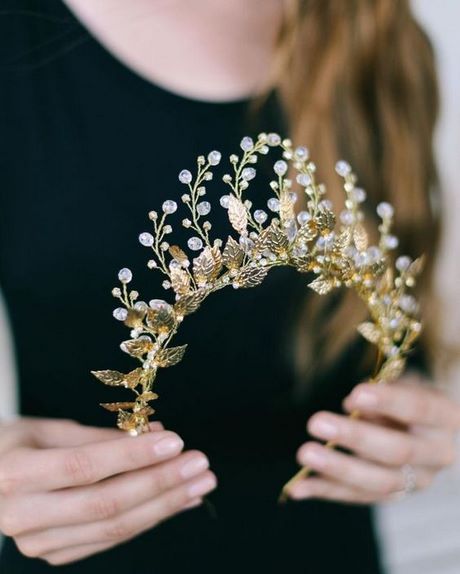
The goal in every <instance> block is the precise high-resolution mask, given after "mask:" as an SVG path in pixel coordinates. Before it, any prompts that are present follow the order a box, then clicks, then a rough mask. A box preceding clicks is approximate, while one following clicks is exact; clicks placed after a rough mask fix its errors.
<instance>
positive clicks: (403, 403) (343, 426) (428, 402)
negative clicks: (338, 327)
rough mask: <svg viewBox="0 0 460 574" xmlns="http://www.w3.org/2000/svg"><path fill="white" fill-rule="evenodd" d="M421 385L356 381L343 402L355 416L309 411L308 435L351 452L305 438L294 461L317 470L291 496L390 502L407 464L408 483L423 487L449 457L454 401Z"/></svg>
mask: <svg viewBox="0 0 460 574" xmlns="http://www.w3.org/2000/svg"><path fill="white" fill-rule="evenodd" d="M421 383H422V381H421V379H420V378H418V377H417V375H415V374H412V375H406V376H405V377H403V378H402V380H401V381H398V382H397V383H394V384H393V383H392V384H388V385H375V384H369V383H367V384H366V383H363V384H360V385H358V386H357V387H356V388H355V389H354V390H353V391H352V393H351V394H350V395H349V396H348V397H347V398H346V399H345V400H344V408H345V410H346V411H347V412H348V413H351V412H352V411H354V410H359V412H360V418H359V419H350V418H348V417H347V416H345V415H337V414H333V413H330V412H319V413H316V414H315V415H313V416H312V417H311V419H310V420H309V421H308V431H309V432H310V434H311V435H313V436H314V437H317V438H319V439H323V440H324V441H329V440H331V441H333V442H334V443H335V444H337V445H338V446H340V447H345V448H346V449H347V450H349V451H351V454H344V453H342V452H337V451H334V450H331V449H328V448H326V447H325V446H324V445H321V444H318V443H315V442H307V443H305V444H303V445H302V446H301V447H300V449H299V450H298V455H297V458H298V461H299V463H300V464H301V465H302V466H308V467H309V468H311V469H312V470H314V471H315V473H316V476H312V477H310V478H306V479H303V480H299V481H297V482H296V483H295V484H293V485H292V486H291V487H290V488H289V495H290V496H291V497H292V498H294V499H302V498H324V499H329V500H336V501H342V502H350V503H364V504H369V503H373V502H380V501H385V500H391V499H392V498H394V497H395V494H396V495H397V493H401V492H404V489H405V487H406V486H407V485H406V484H405V483H406V480H407V477H406V478H405V473H404V472H403V470H404V469H407V468H409V469H410V472H411V475H412V476H411V479H412V480H414V479H415V484H413V485H412V486H414V487H415V488H416V489H422V488H425V487H427V486H428V485H429V484H430V483H431V482H432V480H433V478H434V477H435V475H436V474H437V473H438V472H439V471H440V470H441V469H443V468H444V467H446V466H449V465H451V464H452V463H453V462H454V458H455V442H454V439H455V431H456V430H458V429H460V405H459V404H457V403H455V402H454V401H452V400H450V399H449V398H447V397H446V396H444V395H443V394H442V393H441V392H440V391H438V390H435V389H433V388H429V387H428V386H427V385H422V384H421ZM405 465H410V466H409V467H408V466H405Z"/></svg>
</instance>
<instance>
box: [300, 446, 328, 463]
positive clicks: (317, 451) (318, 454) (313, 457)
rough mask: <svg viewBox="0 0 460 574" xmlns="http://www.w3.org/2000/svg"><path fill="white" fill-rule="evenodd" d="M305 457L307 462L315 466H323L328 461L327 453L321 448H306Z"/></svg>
mask: <svg viewBox="0 0 460 574" xmlns="http://www.w3.org/2000/svg"><path fill="white" fill-rule="evenodd" d="M303 458H304V459H305V461H306V463H307V464H311V466H314V467H321V466H323V465H324V463H325V462H326V457H325V454H324V452H323V451H322V449H321V448H309V449H306V450H305V453H304V456H303Z"/></svg>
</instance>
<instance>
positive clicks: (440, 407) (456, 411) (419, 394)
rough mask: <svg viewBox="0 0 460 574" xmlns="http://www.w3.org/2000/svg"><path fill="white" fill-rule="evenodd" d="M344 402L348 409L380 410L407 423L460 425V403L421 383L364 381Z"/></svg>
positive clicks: (443, 425)
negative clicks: (384, 383) (390, 383)
mask: <svg viewBox="0 0 460 574" xmlns="http://www.w3.org/2000/svg"><path fill="white" fill-rule="evenodd" d="M344 406H345V408H346V410H347V411H352V410H354V409H358V410H362V411H366V412H373V413H376V412H378V413H380V414H383V415H384V416H387V417H391V418H393V419H396V420H397V421H400V422H402V423H404V424H419V425H427V426H434V427H441V428H449V429H452V430H455V429H460V405H459V404H458V403H457V402H455V401H453V400H452V399H450V398H449V397H447V396H446V395H444V394H443V393H441V392H440V391H438V390H436V389H432V388H431V389H429V388H426V387H425V386H421V385H414V384H408V383H403V382H401V383H398V384H395V385H376V384H372V383H363V384H360V385H358V386H357V387H356V388H355V389H354V390H353V391H352V393H351V394H350V395H349V396H348V397H347V398H346V399H345V401H344Z"/></svg>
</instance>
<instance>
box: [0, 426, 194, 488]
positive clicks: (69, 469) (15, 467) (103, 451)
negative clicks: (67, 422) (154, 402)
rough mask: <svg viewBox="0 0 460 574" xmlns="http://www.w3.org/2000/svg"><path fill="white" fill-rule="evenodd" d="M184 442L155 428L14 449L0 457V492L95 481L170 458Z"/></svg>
mask: <svg viewBox="0 0 460 574" xmlns="http://www.w3.org/2000/svg"><path fill="white" fill-rule="evenodd" d="M183 446H184V443H183V441H182V439H181V438H180V437H179V436H178V435H176V434H174V433H172V432H170V431H158V432H149V433H145V434H142V435H140V436H137V437H131V436H126V435H125V436H122V437H121V438H117V439H111V440H105V441H100V442H97V443H93V444H84V445H81V446H77V447H70V448H55V449H33V448H22V449H16V450H14V451H12V452H11V453H8V454H6V455H4V456H3V457H2V459H1V461H0V494H4V495H11V494H17V493H23V492H34V491H35V492H40V491H43V490H56V489H60V488H66V487H70V486H79V485H85V484H92V483H96V482H99V481H100V480H102V479H104V478H107V477H109V476H113V475H115V474H119V473H121V472H127V471H131V470H135V469H137V468H143V467H146V466H150V465H152V464H157V463H158V462H161V461H163V460H166V459H169V458H172V457H173V456H176V455H177V454H179V452H180V451H181V450H182V448H183Z"/></svg>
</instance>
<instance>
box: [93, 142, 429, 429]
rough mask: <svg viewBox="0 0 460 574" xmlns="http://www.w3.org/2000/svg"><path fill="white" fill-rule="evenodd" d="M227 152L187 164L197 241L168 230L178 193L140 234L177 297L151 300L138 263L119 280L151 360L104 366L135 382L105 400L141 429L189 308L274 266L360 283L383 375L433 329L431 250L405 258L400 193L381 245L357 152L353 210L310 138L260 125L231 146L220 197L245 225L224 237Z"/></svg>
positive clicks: (177, 351)
mask: <svg viewBox="0 0 460 574" xmlns="http://www.w3.org/2000/svg"><path fill="white" fill-rule="evenodd" d="M271 148H274V149H276V150H279V152H280V154H281V158H280V159H278V160H277V161H276V162H275V163H274V165H273V170H274V178H273V181H271V182H270V185H269V197H268V198H267V199H268V201H267V208H265V209H261V208H257V209H254V208H253V205H252V202H251V201H250V200H249V199H246V193H247V191H248V190H249V188H250V186H251V185H253V183H252V182H253V180H254V179H255V177H256V167H255V166H256V165H257V162H258V160H259V158H260V156H261V155H266V154H268V153H269V152H270V149H271ZM220 161H221V154H220V153H219V152H217V151H212V152H210V153H209V154H208V156H207V157H204V156H200V157H198V160H197V168H196V172H195V174H194V175H193V174H192V173H191V172H190V171H188V170H183V171H181V173H180V174H179V180H180V182H181V183H182V184H183V185H184V186H185V189H186V191H185V193H183V195H182V197H181V202H182V208H183V209H185V210H186V211H187V214H186V215H187V217H184V218H183V219H182V222H181V223H182V226H183V227H185V228H186V229H188V230H189V231H190V238H189V239H188V241H187V245H184V246H178V245H174V244H170V242H169V240H168V236H169V235H170V234H171V233H173V228H172V225H171V223H170V220H171V219H173V218H172V217H171V216H172V215H173V214H174V213H175V212H176V211H177V210H178V204H177V203H176V202H175V201H173V200H167V201H165V202H164V203H163V205H162V212H161V213H157V212H155V211H152V212H150V214H149V218H150V220H151V222H152V225H153V230H152V233H150V232H144V233H141V235H140V236H139V241H140V243H141V244H142V245H144V246H145V247H147V248H148V249H150V250H151V252H152V258H151V259H150V260H149V262H148V267H149V268H151V269H153V270H155V271H157V272H159V273H161V274H163V275H164V281H163V287H164V289H166V290H167V291H172V293H173V294H174V295H173V297H172V299H173V300H172V301H171V302H169V303H168V302H167V301H165V300H163V299H153V300H151V301H149V302H147V300H145V301H143V300H139V294H138V293H137V291H132V290H129V289H128V284H129V283H130V282H131V280H132V273H131V271H130V270H129V269H127V268H124V269H122V270H121V271H120V272H119V279H120V282H121V288H119V287H116V288H114V289H113V291H112V294H113V295H114V297H116V298H117V299H119V300H120V302H121V306H119V307H118V308H117V309H115V310H114V316H115V318H116V319H118V320H120V321H123V322H124V323H125V324H126V326H128V327H129V328H130V329H131V333H130V335H131V336H130V339H128V340H126V341H124V342H123V343H121V349H122V350H123V351H124V352H126V353H128V354H129V355H131V356H132V357H133V358H134V359H135V360H137V361H139V362H140V366H139V367H138V368H136V369H134V370H132V371H130V372H129V373H126V374H125V373H120V372H118V371H111V370H103V371H93V374H94V375H95V376H96V377H97V378H98V379H99V380H100V381H101V382H103V383H104V384H106V385H110V386H122V387H126V388H128V389H130V390H131V391H133V392H134V393H135V397H134V400H133V401H132V402H119V403H104V404H103V405H102V406H103V407H104V408H106V409H107V410H109V411H112V412H117V413H118V426H119V427H120V428H121V429H123V430H126V431H128V432H130V433H131V434H133V435H136V434H139V433H141V432H146V431H148V421H149V416H150V415H151V414H153V413H154V410H153V409H152V408H151V407H150V402H151V401H154V400H155V399H156V398H157V394H156V393H154V392H153V384H154V382H155V379H156V376H157V372H158V369H160V368H166V367H171V366H173V365H175V364H177V363H178V362H179V361H181V360H182V358H183V356H184V353H185V350H186V345H182V346H171V342H172V340H173V338H174V336H175V335H176V333H177V331H178V329H179V327H180V325H181V323H182V321H183V320H184V318H185V317H186V316H187V315H189V314H191V313H194V312H195V311H197V310H198V309H199V307H200V306H201V304H202V303H203V302H204V300H205V299H206V298H207V297H208V296H209V295H210V294H211V293H214V292H215V291H219V290H220V289H222V288H224V287H228V286H231V287H233V288H235V289H238V288H250V287H256V286H257V285H260V284H261V283H262V282H263V280H264V279H265V277H266V276H267V274H268V272H269V271H270V269H272V268H273V267H277V266H291V267H294V268H295V269H297V270H298V271H299V272H301V273H308V274H310V275H311V274H313V275H316V277H315V278H314V279H313V280H311V278H310V279H309V281H310V282H309V284H308V286H309V287H310V288H311V289H313V290H314V291H316V292H317V293H318V294H319V295H325V294H327V293H329V292H330V291H332V290H333V289H337V288H339V287H342V286H343V287H347V288H351V289H353V290H354V291H355V292H356V293H357V294H358V296H359V297H360V298H361V299H362V300H363V301H364V303H365V304H366V305H367V308H368V310H369V320H368V321H366V322H364V323H362V324H361V325H359V326H358V327H357V328H358V331H359V332H360V333H361V335H362V336H363V337H364V338H366V339H367V340H368V341H369V342H370V343H372V344H373V345H375V346H376V347H377V348H378V350H379V355H380V356H381V357H382V360H381V361H379V364H378V365H377V368H376V372H375V374H374V377H373V380H374V381H375V382H377V381H387V380H391V379H394V378H395V377H397V376H398V375H399V374H400V373H401V371H402V370H403V368H404V364H405V359H406V356H407V354H408V352H409V351H410V349H411V348H412V346H413V344H414V342H415V340H416V339H417V337H418V336H419V334H420V331H421V323H420V320H419V319H418V311H419V310H418V304H417V301H416V300H415V298H414V296H413V295H412V294H410V293H409V291H410V289H411V288H413V287H414V286H415V282H416V276H417V275H418V274H419V273H420V272H421V269H422V266H423V265H422V264H423V261H422V259H417V260H415V261H412V260H411V259H410V258H409V257H407V256H404V255H403V256H400V257H397V258H396V259H395V257H393V255H392V251H393V250H394V249H396V247H397V245H398V241H397V238H396V237H395V236H394V235H392V234H391V225H392V220H393V215H394V213H393V208H392V206H391V205H390V204H388V203H381V204H379V205H378V206H377V215H378V217H379V218H380V224H379V227H378V231H379V241H378V244H376V245H372V244H370V240H369V236H368V233H367V231H366V227H365V224H364V216H363V212H362V211H361V204H362V203H363V201H365V197H366V194H365V192H364V190H362V189H361V188H359V187H357V186H356V177H355V175H354V174H353V172H352V170H351V168H350V166H349V164H348V163H347V162H345V161H339V162H338V163H337V164H336V168H335V169H336V172H337V173H338V175H339V176H340V177H342V179H343V188H344V193H345V200H344V209H343V210H342V211H341V212H340V213H338V214H337V215H336V213H334V211H333V207H332V204H331V202H330V201H329V200H328V199H326V198H325V187H324V185H322V184H321V183H317V182H316V179H315V171H316V170H315V164H314V163H313V162H312V161H311V160H310V158H309V153H308V150H307V149H306V148H305V147H297V148H293V146H292V144H291V141H290V140H287V139H285V140H282V139H281V137H280V136H279V135H278V134H274V133H271V134H264V133H263V134H259V136H258V137H257V139H256V140H255V141H253V140H252V139H251V138H250V137H245V138H243V140H242V141H241V153H240V155H239V156H238V155H232V156H230V166H231V173H228V174H226V175H224V177H223V183H224V185H225V186H227V188H228V192H227V193H226V194H224V195H222V196H221V197H220V198H219V203H220V206H221V207H222V208H224V209H226V210H227V213H228V220H229V222H230V225H231V227H232V228H233V230H234V234H233V236H229V237H228V238H226V239H225V240H224V239H222V238H212V237H211V230H212V224H211V222H210V221H209V220H208V219H207V218H206V216H207V215H208V214H209V213H210V211H211V207H212V206H211V203H210V202H208V201H207V200H206V199H205V197H206V196H207V194H208V190H207V185H208V182H209V181H211V180H212V176H213V171H212V169H213V167H214V166H216V165H218V164H219V163H220ZM299 195H305V196H306V201H305V202H302V203H303V205H304V206H305V207H304V209H303V210H301V211H299V210H297V209H296V203H297V202H298V198H299ZM257 196H258V197H260V190H259V192H258V194H257ZM299 203H300V202H299Z"/></svg>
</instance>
